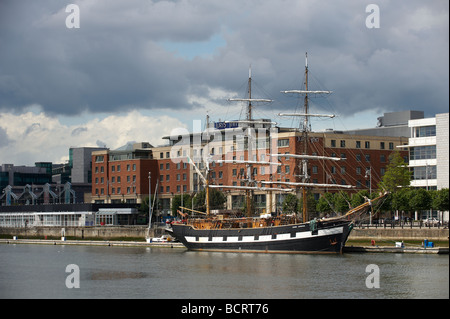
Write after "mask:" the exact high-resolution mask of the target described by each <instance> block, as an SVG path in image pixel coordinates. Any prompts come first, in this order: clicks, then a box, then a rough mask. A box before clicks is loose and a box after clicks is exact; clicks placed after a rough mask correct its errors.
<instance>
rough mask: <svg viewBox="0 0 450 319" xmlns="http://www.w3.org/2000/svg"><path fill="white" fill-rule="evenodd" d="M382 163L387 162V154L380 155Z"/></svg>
mask: <svg viewBox="0 0 450 319" xmlns="http://www.w3.org/2000/svg"><path fill="white" fill-rule="evenodd" d="M380 163H386V155H384V154H381V155H380Z"/></svg>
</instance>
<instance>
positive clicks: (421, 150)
mask: <svg viewBox="0 0 450 319" xmlns="http://www.w3.org/2000/svg"><path fill="white" fill-rule="evenodd" d="M423 159H436V145H430V146H417V147H411V149H410V153H409V160H410V161H415V160H423Z"/></svg>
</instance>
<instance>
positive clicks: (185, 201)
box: [172, 194, 192, 216]
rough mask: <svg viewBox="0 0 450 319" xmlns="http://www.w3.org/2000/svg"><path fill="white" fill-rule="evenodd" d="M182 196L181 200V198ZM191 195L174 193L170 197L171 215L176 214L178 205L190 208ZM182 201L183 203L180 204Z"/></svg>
mask: <svg viewBox="0 0 450 319" xmlns="http://www.w3.org/2000/svg"><path fill="white" fill-rule="evenodd" d="M181 198H183V200H181ZM191 202H192V201H191V195H189V194H183V195H175V196H174V197H173V198H172V216H177V215H178V214H177V210H179V209H180V206H183V207H186V208H191ZM182 203H183V205H181V204H182Z"/></svg>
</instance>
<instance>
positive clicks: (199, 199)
mask: <svg viewBox="0 0 450 319" xmlns="http://www.w3.org/2000/svg"><path fill="white" fill-rule="evenodd" d="M226 202H227V197H226V196H225V195H224V194H223V193H222V192H221V191H220V190H218V189H215V188H210V189H209V208H210V209H222V208H224V204H225V203H226ZM193 209H195V210H200V211H201V210H203V211H205V212H206V191H205V190H202V191H200V192H198V193H197V194H196V195H195V196H194V208H193Z"/></svg>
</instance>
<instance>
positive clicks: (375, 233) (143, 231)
mask: <svg viewBox="0 0 450 319" xmlns="http://www.w3.org/2000/svg"><path fill="white" fill-rule="evenodd" d="M64 231H65V237H72V238H75V239H87V238H99V239H119V238H123V239H126V238H143V239H144V238H146V236H147V231H148V229H147V227H146V226H92V227H67V226H66V227H64ZM163 234H164V229H163V228H157V229H152V230H151V232H150V237H159V236H161V235H163ZM0 236H2V237H3V238H5V237H7V236H11V237H12V236H18V237H19V238H33V237H41V238H44V237H45V236H49V237H61V236H62V228H61V227H44V226H42V227H26V228H9V227H3V228H2V227H0ZM349 239H361V240H362V239H374V240H377V239H392V240H396V239H399V240H402V239H403V240H423V239H429V240H448V239H449V230H448V228H447V229H444V228H442V227H441V228H438V227H431V228H427V227H422V228H418V227H413V228H406V227H405V228H400V227H397V228H358V227H357V228H355V229H353V230H352V232H351V234H350V237H349Z"/></svg>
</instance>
